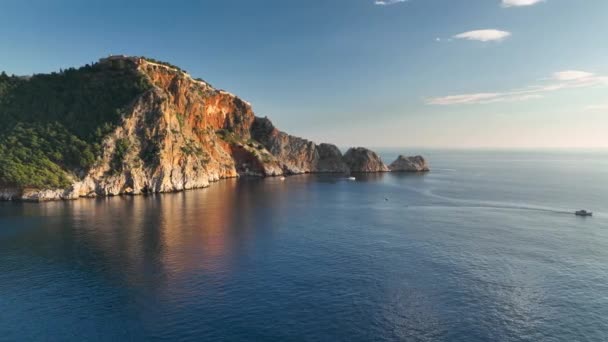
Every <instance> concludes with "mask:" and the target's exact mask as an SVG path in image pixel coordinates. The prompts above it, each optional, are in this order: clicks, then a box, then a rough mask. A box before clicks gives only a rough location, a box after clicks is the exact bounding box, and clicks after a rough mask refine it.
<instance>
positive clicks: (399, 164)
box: [389, 155, 430, 172]
mask: <svg viewBox="0 0 608 342" xmlns="http://www.w3.org/2000/svg"><path fill="white" fill-rule="evenodd" d="M389 168H390V170H391V171H393V172H427V171H430V168H429V165H428V163H427V161H426V160H425V159H424V157H422V156H413V157H406V156H403V155H400V156H399V157H397V159H396V160H395V161H394V162H392V163H391V165H389Z"/></svg>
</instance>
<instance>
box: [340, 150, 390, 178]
mask: <svg viewBox="0 0 608 342" xmlns="http://www.w3.org/2000/svg"><path fill="white" fill-rule="evenodd" d="M344 162H345V163H346V165H348V167H349V169H350V171H351V172H387V171H390V170H389V168H388V167H387V166H386V165H385V164H384V163H383V162H382V159H380V156H378V155H377V154H376V152H374V151H372V150H368V149H367V148H364V147H354V148H350V149H349V150H348V151H346V153H345V154H344Z"/></svg>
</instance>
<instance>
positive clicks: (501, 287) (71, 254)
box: [0, 149, 608, 342]
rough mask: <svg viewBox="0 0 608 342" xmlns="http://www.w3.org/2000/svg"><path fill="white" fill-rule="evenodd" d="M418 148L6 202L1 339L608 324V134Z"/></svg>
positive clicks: (422, 333) (480, 336) (600, 327)
mask: <svg viewBox="0 0 608 342" xmlns="http://www.w3.org/2000/svg"><path fill="white" fill-rule="evenodd" d="M417 152H418V153H423V154H424V155H425V157H426V158H427V159H428V160H429V162H430V165H431V168H432V171H431V172H429V173H425V174H405V173H403V174H402V173H386V174H368V175H356V180H355V181H349V180H348V179H347V178H346V177H345V175H301V176H291V177H287V178H286V179H285V180H284V181H282V180H281V179H279V178H266V179H256V178H241V179H238V180H236V179H232V180H224V181H220V182H218V183H215V184H213V185H212V186H211V187H209V188H206V189H200V190H192V191H186V192H181V193H170V194H160V195H150V196H134V197H129V196H119V197H111V198H97V199H81V200H77V201H68V202H47V203H11V202H3V203H0V341H162V340H165V341H462V342H475V341H607V340H608V151H601V150H596V151H582V150H559V151H558V150H555V151H549V150H544V151H532V150H521V151H507V150H499V151H492V150H410V149H386V150H383V151H382V152H381V155H382V157H383V159H384V160H385V161H388V162H390V161H392V160H393V159H394V158H395V157H396V156H397V155H398V154H400V153H403V154H413V153H417ZM579 209H586V210H591V211H593V217H578V216H575V215H574V211H575V210H579Z"/></svg>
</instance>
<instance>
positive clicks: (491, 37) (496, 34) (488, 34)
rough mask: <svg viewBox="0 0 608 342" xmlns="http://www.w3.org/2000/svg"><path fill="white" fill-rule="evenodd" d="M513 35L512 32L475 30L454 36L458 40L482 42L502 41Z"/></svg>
mask: <svg viewBox="0 0 608 342" xmlns="http://www.w3.org/2000/svg"><path fill="white" fill-rule="evenodd" d="M510 35H511V32H507V31H501V30H496V29H487V30H474V31H468V32H463V33H459V34H457V35H455V36H454V38H456V39H466V40H477V41H480V42H492V41H501V40H503V39H505V38H507V37H509V36H510Z"/></svg>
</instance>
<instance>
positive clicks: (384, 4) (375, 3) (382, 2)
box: [374, 0, 408, 6]
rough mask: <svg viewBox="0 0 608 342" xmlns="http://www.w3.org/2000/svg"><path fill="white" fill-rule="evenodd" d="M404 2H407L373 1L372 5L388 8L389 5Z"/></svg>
mask: <svg viewBox="0 0 608 342" xmlns="http://www.w3.org/2000/svg"><path fill="white" fill-rule="evenodd" d="M406 1H408V0H375V1H374V5H378V6H390V5H395V4H399V3H402V2H406Z"/></svg>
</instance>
